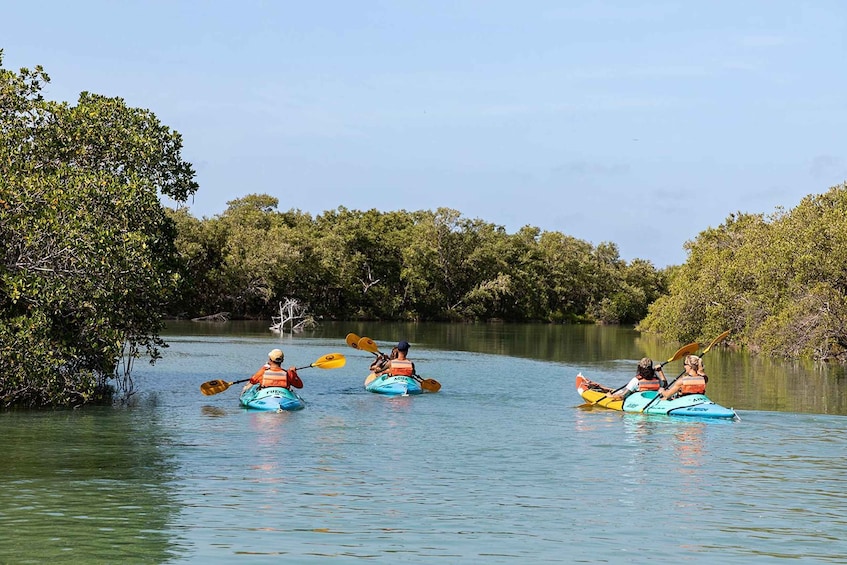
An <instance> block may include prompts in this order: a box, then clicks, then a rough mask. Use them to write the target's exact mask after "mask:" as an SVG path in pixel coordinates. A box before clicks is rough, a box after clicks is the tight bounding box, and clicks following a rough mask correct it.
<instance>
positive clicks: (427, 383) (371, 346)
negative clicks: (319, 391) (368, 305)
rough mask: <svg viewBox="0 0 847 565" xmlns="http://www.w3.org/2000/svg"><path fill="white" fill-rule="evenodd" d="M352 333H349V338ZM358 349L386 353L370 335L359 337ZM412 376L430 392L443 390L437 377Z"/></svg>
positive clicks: (375, 353)
mask: <svg viewBox="0 0 847 565" xmlns="http://www.w3.org/2000/svg"><path fill="white" fill-rule="evenodd" d="M350 335H351V334H348V335H347V337H348V338H349V337H350ZM348 343H349V342H348ZM355 347H356V349H364V350H365V351H370V352H371V353H373V354H374V355H385V354H384V353H382V352H381V351H380V350H379V347H378V346H377V344H376V342H374V340H372V339H371V338H369V337H362V338H359V341H358V342H357V343H356V345H355ZM412 378H413V379H415V380H416V381H418V382H419V383H421V388H422V389H424V390H427V391H429V392H438V391H439V390H441V383H440V382H438V381H436V380H435V379H425V378H423V377H421V376H420V375H418V374H417V373H415V374H414V375H412Z"/></svg>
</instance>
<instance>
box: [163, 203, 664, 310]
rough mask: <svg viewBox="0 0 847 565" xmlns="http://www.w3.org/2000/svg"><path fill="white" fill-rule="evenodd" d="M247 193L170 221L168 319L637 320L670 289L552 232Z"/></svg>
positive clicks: (658, 277) (643, 270)
mask: <svg viewBox="0 0 847 565" xmlns="http://www.w3.org/2000/svg"><path fill="white" fill-rule="evenodd" d="M277 204H278V201H277V199H275V198H273V197H270V196H267V195H249V196H246V197H244V198H240V199H237V200H233V201H231V202H229V208H228V209H227V210H226V211H225V212H224V213H223V214H221V215H220V216H216V217H214V218H211V219H202V220H200V219H197V218H194V217H193V216H191V215H190V214H189V213H188V212H187V211H186V210H185V209H182V210H177V211H173V212H172V217H173V219H174V220H175V221H176V223H177V225H178V231H179V237H178V239H177V246H178V248H179V250H180V253H181V255H182V257H183V258H184V265H185V270H184V271H183V273H182V276H183V278H184V279H185V280H186V281H187V282H188V284H186V285H185V288H186V291H185V293H184V294H183V295H182V297H181V299H180V300H179V301H178V302H176V303H174V305H173V307H172V313H173V314H175V315H181V316H189V317H194V316H200V315H209V314H213V313H216V312H229V313H231V315H232V316H233V317H252V316H262V317H269V316H270V315H271V314H272V313H275V311H276V307H277V303H278V301H279V300H281V299H282V298H283V297H285V298H297V299H299V300H301V301H302V302H304V303H306V304H308V306H309V309H310V311H311V312H312V314H314V315H316V316H320V317H325V318H334V319H384V320H445V321H468V320H487V319H492V318H496V319H501V320H506V321H533V320H534V321H580V320H592V321H595V320H596V321H601V322H606V323H634V322H636V321H638V320H640V319H641V318H642V317H643V316H644V315H645V314H646V312H647V306H648V304H650V302H652V301H653V300H655V299H656V298H657V297H658V296H659V295H660V294H661V293H662V292H664V290H665V279H664V275H663V273H661V272H659V271H657V270H656V269H655V268H654V267H653V266H652V264H650V263H649V262H647V261H642V260H636V261H633V262H632V263H631V264H627V263H626V262H625V261H623V260H621V259H620V257H619V255H618V250H617V248H616V247H615V246H614V245H613V244H610V243H603V244H600V245H598V246H596V247H594V246H592V245H591V244H589V243H587V242H585V241H581V240H578V239H575V238H573V237H569V236H566V235H563V234H561V233H558V232H542V231H540V230H539V229H537V228H533V227H524V228H523V229H521V230H520V231H518V233H515V234H508V233H506V231H505V230H504V229H503V228H502V227H499V226H495V225H493V224H490V223H486V222H483V221H481V220H469V219H466V218H463V217H461V215H460V213H459V212H457V211H455V210H450V209H446V208H441V209H438V210H437V211H435V212H432V211H417V212H407V211H403V210H401V211H393V212H380V211H377V210H368V211H356V210H348V209H346V208H343V207H342V208H338V209H337V210H332V211H327V212H324V213H323V214H321V215H320V216H318V217H316V218H312V217H311V216H310V215H308V214H303V213H300V212H298V211H294V210H291V211H288V212H278V211H276V206H277Z"/></svg>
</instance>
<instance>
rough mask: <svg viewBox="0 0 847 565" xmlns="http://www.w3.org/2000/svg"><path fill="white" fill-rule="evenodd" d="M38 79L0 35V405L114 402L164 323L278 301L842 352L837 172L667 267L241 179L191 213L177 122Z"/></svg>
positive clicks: (731, 220) (327, 309)
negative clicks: (215, 202)
mask: <svg viewBox="0 0 847 565" xmlns="http://www.w3.org/2000/svg"><path fill="white" fill-rule="evenodd" d="M48 82H49V77H48V76H47V74H46V73H45V72H44V70H43V69H42V68H41V67H36V68H35V69H34V70H32V71H31V70H29V69H20V71H19V72H18V73H15V72H12V71H9V70H6V69H4V68H3V67H2V50H0V238H2V240H3V241H4V242H5V243H6V249H5V250H4V253H3V255H2V263H0V363H2V364H3V366H4V379H3V381H2V383H1V384H0V405H1V406H4V407H10V406H31V407H36V406H80V405H84V404H87V403H91V402H107V401H113V400H114V399H115V398H119V399H127V398H128V397H130V396H131V395H132V394H133V393H134V385H133V382H132V377H131V373H132V365H133V362H134V361H135V360H136V359H138V358H141V357H145V358H149V359H150V361H151V362H153V361H155V360H156V359H157V358H158V357H159V352H158V348H159V347H161V346H163V345H165V343H164V342H163V340H162V339H161V338H160V336H159V332H160V331H161V329H162V324H163V322H164V320H165V318H166V317H170V318H189V319H190V318H202V317H206V316H215V315H217V314H218V313H220V312H227V313H229V316H230V317H231V318H232V319H238V318H245V319H249V318H254V319H255V318H270V317H271V316H272V315H273V314H274V313H275V311H276V308H277V305H278V304H279V301H280V300H282V299H283V298H291V299H295V300H297V301H299V302H300V303H302V304H304V305H306V307H307V308H308V311H309V313H310V314H311V315H313V316H314V317H315V318H317V319H321V318H323V319H333V320H386V321H389V320H391V321H394V320H398V321H399V320H402V321H448V322H469V321H491V320H497V321H500V322H543V323H606V324H633V325H635V327H636V329H638V330H640V331H644V332H651V333H655V334H658V335H661V336H662V337H663V339H666V340H668V341H677V342H681V343H684V342H689V341H694V340H700V341H703V340H708V339H709V337H710V336H712V335H715V334H717V333H720V332H722V331H723V330H725V329H727V328H729V329H730V330H732V335H731V338H730V341H732V343H733V345H736V346H742V347H746V348H748V349H749V350H750V351H751V352H753V353H760V354H764V355H772V356H778V357H783V358H813V359H818V360H825V361H836V362H842V363H843V362H847V221H845V219H847V185H845V184H841V185H838V186H835V187H832V188H830V189H829V191H828V192H826V193H824V194H820V195H810V196H807V197H806V198H804V199H803V201H802V202H801V203H800V204H799V205H798V206H797V207H796V208H794V209H791V210H788V211H786V210H783V209H779V210H777V211H776V212H775V213H774V214H771V215H765V214H750V213H742V212H737V213H733V214H730V215H729V217H728V218H727V220H726V221H725V222H724V223H723V224H722V225H721V226H719V227H717V228H709V229H707V230H705V231H703V232H701V233H700V234H699V235H698V236H697V238H696V239H695V240H693V241H690V242H688V243H686V246H685V247H686V249H687V251H688V257H687V260H686V262H685V263H684V264H683V265H678V266H671V267H667V268H664V269H656V268H655V267H654V266H653V264H652V263H651V262H650V261H649V260H647V259H635V260H632V261H630V262H627V261H624V260H622V259H621V258H620V256H619V253H618V248H617V245H616V244H615V243H612V242H603V243H600V244H598V245H592V244H590V243H588V242H586V241H583V240H579V239H577V238H574V237H571V236H568V235H566V234H564V233H561V232H557V231H542V230H540V229H539V228H536V227H533V226H529V225H527V226H525V227H523V228H521V229H520V230H518V231H517V232H516V233H511V234H510V233H507V232H506V230H505V229H504V228H503V227H502V226H498V225H495V224H492V223H489V222H486V221H484V220H481V219H469V218H465V217H463V216H462V214H461V212H459V211H457V210H452V209H449V208H439V209H437V210H435V211H431V210H418V211H406V210H394V211H379V210H376V209H371V210H364V211H362V210H349V209H347V208H344V207H338V208H336V209H334V210H328V211H325V212H323V213H322V214H319V215H317V216H314V217H312V216H311V215H310V214H307V213H302V212H300V211H299V210H293V209H292V210H288V211H278V210H277V207H278V204H279V200H278V199H277V198H275V197H273V196H270V195H267V194H248V195H246V196H244V197H240V198H236V199H234V200H232V201H230V202H228V208H227V209H226V210H225V211H224V212H223V213H221V214H220V215H217V216H214V217H212V218H202V219H198V218H195V217H193V216H192V215H191V214H190V212H189V210H188V208H187V207H185V203H186V202H187V201H188V199H189V197H191V196H192V195H193V194H195V192H196V191H197V190H198V188H199V187H198V185H197V183H196V181H195V171H194V169H193V166H192V165H191V164H190V163H188V162H186V161H184V160H183V159H182V156H181V151H182V137H181V136H180V134H179V133H178V132H176V131H173V130H171V129H170V128H168V127H167V126H165V125H163V124H161V123H160V122H159V120H158V119H157V118H156V116H155V115H154V114H153V113H152V112H151V111H150V110H145V109H138V108H129V107H127V106H126V105H125V103H124V101H123V100H122V99H120V98H108V97H104V96H100V95H96V94H91V93H88V92H83V93H81V94H80V96H79V99H78V101H77V104H76V105H75V106H72V105H69V104H67V103H58V102H52V101H49V100H45V99H44V97H43V96H42V92H41V91H42V89H43V87H44V85H45V84H47V83H48ZM162 195H163V196H166V197H168V198H170V199H171V200H172V201H173V202H175V203H176V204H177V207H176V208H175V209H172V208H168V207H165V206H164V205H163V204H162V202H161V200H160V196H162Z"/></svg>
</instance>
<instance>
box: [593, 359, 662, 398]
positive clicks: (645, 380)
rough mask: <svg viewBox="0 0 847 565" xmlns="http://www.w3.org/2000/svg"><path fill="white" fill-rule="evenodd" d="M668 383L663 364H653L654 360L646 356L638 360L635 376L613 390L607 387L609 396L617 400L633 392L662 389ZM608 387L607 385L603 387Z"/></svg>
mask: <svg viewBox="0 0 847 565" xmlns="http://www.w3.org/2000/svg"><path fill="white" fill-rule="evenodd" d="M663 384H665V385H667V379H666V378H665V373H664V372H663V371H662V366H661V365H655V366H654V365H653V360H652V359H650V358H649V357H644V358H643V359H641V361H639V362H638V368H637V369H636V370H635V376H634V377H632V378H631V379H630V380H629V382H628V383H626V384H625V385H624V386H623V387H621V388H619V389H616V390H612V389H610V388H609V389H607V390H606V392H607V393H608V397H609V398H612V399H615V400H623V399H624V398H626V397H627V396H629V395H630V394H632V393H633V392H644V391H646V390H661V387H662V385H663ZM603 388H606V387H603Z"/></svg>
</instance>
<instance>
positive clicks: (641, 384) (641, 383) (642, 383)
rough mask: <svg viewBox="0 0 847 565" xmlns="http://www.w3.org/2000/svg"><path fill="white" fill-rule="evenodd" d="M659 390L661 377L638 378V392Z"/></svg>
mask: <svg viewBox="0 0 847 565" xmlns="http://www.w3.org/2000/svg"><path fill="white" fill-rule="evenodd" d="M645 390H659V379H638V392H644V391H645Z"/></svg>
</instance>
